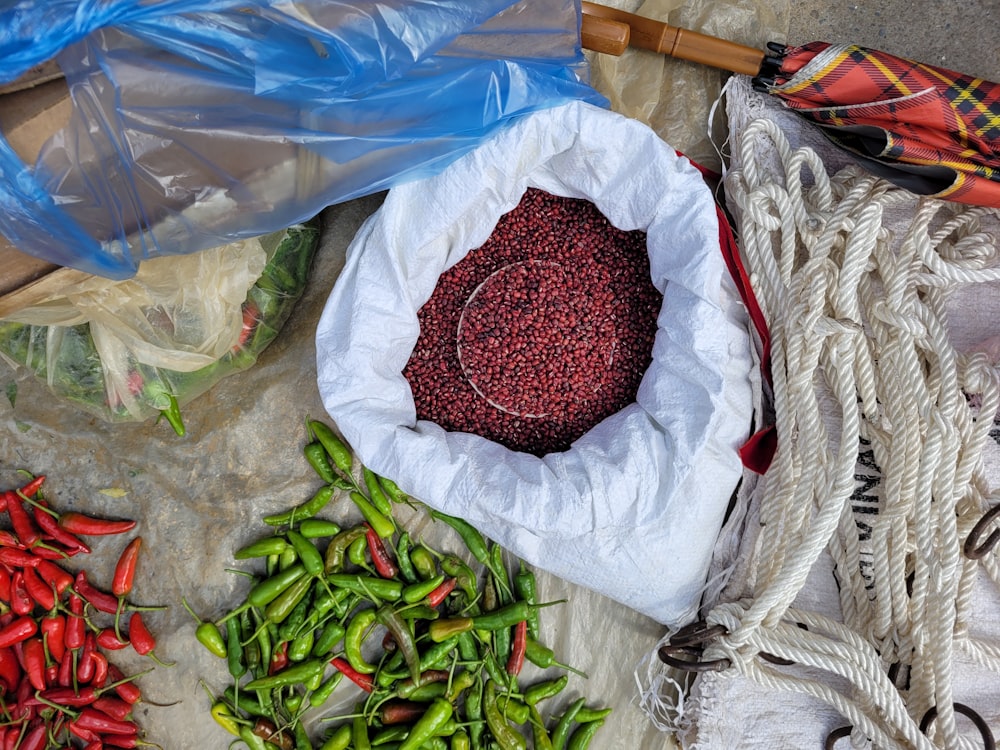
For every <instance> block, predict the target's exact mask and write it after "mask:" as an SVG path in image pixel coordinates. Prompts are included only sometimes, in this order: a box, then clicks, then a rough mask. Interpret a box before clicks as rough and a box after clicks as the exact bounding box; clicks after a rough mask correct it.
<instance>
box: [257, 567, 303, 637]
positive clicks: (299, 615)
mask: <svg viewBox="0 0 1000 750" xmlns="http://www.w3.org/2000/svg"><path fill="white" fill-rule="evenodd" d="M301 580H302V581H306V580H308V579H305V578H303V579H301ZM292 585H293V586H298V585H300V584H299V582H298V581H296V582H295V583H294V584H292ZM289 590H291V589H289ZM311 592H312V590H311V589H310V590H309V591H307V592H306V594H305V596H303V597H302V598H301V599H299V601H298V603H297V604H296V605H295V606H294V607H292V611H291V612H289V613H288V616H287V617H285V619H284V621H282V622H280V623H279V622H275V621H273V620H272V622H275V624H276V625H279V627H278V638H280V639H281V640H283V641H291V640H292V639H293V638H295V637H296V636H297V635H298V634H299V633H300V632H301V631H302V629H303V628H304V627H305V624H306V616H307V614H308V612H309V607H310V604H309V602H310V599H311V598H312V597H311ZM277 601H278V600H275V602H277ZM264 614H265V615H266V614H267V610H266V609H265V610H264Z"/></svg>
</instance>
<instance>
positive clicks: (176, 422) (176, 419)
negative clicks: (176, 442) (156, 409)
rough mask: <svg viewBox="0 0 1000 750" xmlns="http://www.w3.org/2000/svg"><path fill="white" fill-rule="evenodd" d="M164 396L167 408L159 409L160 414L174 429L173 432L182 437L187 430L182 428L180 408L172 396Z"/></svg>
mask: <svg viewBox="0 0 1000 750" xmlns="http://www.w3.org/2000/svg"><path fill="white" fill-rule="evenodd" d="M166 396H167V404H168V406H167V408H166V409H161V410H160V414H161V415H162V416H163V417H164V418H165V419H166V420H167V422H168V423H169V424H170V426H171V427H173V428H174V432H175V433H177V436H178V437H184V433H185V432H186V431H187V430H186V429H185V427H184V419H183V418H182V417H181V406H180V404H179V403H178V401H177V397H176V396H175V395H174V394H172V393H168V394H166Z"/></svg>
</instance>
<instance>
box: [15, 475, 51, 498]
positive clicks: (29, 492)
mask: <svg viewBox="0 0 1000 750" xmlns="http://www.w3.org/2000/svg"><path fill="white" fill-rule="evenodd" d="M44 481H45V475H44V474H39V475H38V476H37V477H35V478H34V479H32V480H31V481H30V482H28V483H27V484H26V485H24V486H23V487H21V488H20V489H19V490H18V492H20V493H21V494H22V495H24V496H25V497H34V496H35V493H36V492H38V490H40V489H41V488H42V483H43V482H44Z"/></svg>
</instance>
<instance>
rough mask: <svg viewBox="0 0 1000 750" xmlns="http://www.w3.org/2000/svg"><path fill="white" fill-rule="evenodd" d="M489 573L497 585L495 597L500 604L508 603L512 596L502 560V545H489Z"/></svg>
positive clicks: (508, 578) (505, 567)
mask: <svg viewBox="0 0 1000 750" xmlns="http://www.w3.org/2000/svg"><path fill="white" fill-rule="evenodd" d="M489 568H490V573H491V574H492V576H493V580H494V581H495V583H496V587H497V599H498V600H499V601H500V604H501V605H504V604H510V603H511V601H513V599H514V597H513V596H512V594H511V589H510V577H509V576H508V575H507V566H506V565H504V562H503V547H501V546H500V545H499V544H493V545H492V546H491V547H490V565H489Z"/></svg>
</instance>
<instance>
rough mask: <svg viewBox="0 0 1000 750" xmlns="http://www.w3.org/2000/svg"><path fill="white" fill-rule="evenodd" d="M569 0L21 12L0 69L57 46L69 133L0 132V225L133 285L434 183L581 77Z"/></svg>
mask: <svg viewBox="0 0 1000 750" xmlns="http://www.w3.org/2000/svg"><path fill="white" fill-rule="evenodd" d="M578 23H579V9H578V4H577V3H576V2H575V0H522V2H517V3H511V2H510V0H475V1H473V0H462V1H459V0H451V1H450V2H449V1H446V2H429V1H428V0H386V1H385V2H380V3H371V2H363V1H362V0H355V2H337V1H335V0H304V1H302V2H285V1H281V0H256V1H251V2H247V3H243V4H241V5H240V6H239V7H226V4H223V3H219V2H212V1H211V0H203V1H202V2H194V1H193V0H168V1H166V2H159V3H149V4H135V3H131V2H120V1H119V2H112V3H103V4H101V6H100V8H99V9H95V8H92V7H91V4H89V3H85V2H83V1H82V0H76V1H74V2H56V3H44V4H42V3H28V2H22V3H20V4H18V5H15V6H13V7H10V8H7V9H5V10H4V11H3V12H0V70H4V71H7V74H6V75H7V76H13V75H16V74H17V73H19V72H20V71H23V70H25V69H27V67H29V66H30V65H31V64H34V63H37V62H39V61H41V60H43V59H46V56H47V55H50V54H51V53H53V52H58V53H59V54H58V58H57V59H58V61H59V64H60V67H61V68H62V70H63V72H64V73H65V75H66V77H67V81H68V82H69V85H70V92H71V95H72V97H73V104H74V106H73V116H72V120H71V122H70V124H69V126H68V127H67V128H65V129H63V130H62V131H60V132H59V133H57V134H56V135H55V136H54V137H53V138H52V139H50V141H49V142H48V143H47V145H46V146H45V147H44V148H43V150H42V152H41V153H40V154H39V157H38V160H37V162H36V164H35V165H34V166H33V167H30V168H29V167H27V166H26V165H24V164H23V163H21V161H20V160H19V158H18V157H17V156H16V154H14V152H13V151H12V149H11V148H10V147H9V145H8V144H7V143H6V142H5V141H3V140H2V139H0V231H2V232H3V233H4V234H5V235H6V236H7V237H8V238H9V239H10V240H11V241H12V242H13V243H14V244H15V245H17V246H18V247H19V248H21V249H22V250H24V251H25V252H28V253H31V254H33V255H36V256H38V257H40V258H44V259H46V260H49V261H51V262H53V263H57V264H59V265H64V266H71V267H74V268H79V269H81V270H84V271H87V272H90V273H94V274H98V275H102V276H107V277H110V278H126V277H128V276H131V275H132V274H134V273H135V271H136V268H137V267H138V263H139V262H140V261H141V260H143V259H146V258H150V257H154V256H157V255H176V254H182V253H190V252H194V251H196V250H201V249H205V248H209V247H215V246H217V245H219V244H223V243H225V242H231V241H234V240H237V239H242V238H247V237H252V236H257V235H260V234H264V233H267V232H272V231H277V230H279V229H280V228H282V227H285V226H289V225H291V224H294V223H296V222H300V221H303V220H305V219H306V218H308V217H310V216H313V215H315V214H316V213H318V211H319V210H321V209H322V208H323V207H325V206H327V205H330V204H332V203H336V202H340V201H343V200H347V199H349V198H353V197H358V196H361V195H365V194H369V193H374V192H378V191H380V190H384V189H387V188H388V187H391V186H392V185H395V184H398V183H400V182H402V181H408V180H411V179H414V178H418V177H424V176H428V175H430V174H434V173H436V172H438V171H440V170H441V169H442V168H443V167H444V166H445V165H446V164H448V163H450V162H451V161H453V160H454V159H455V158H457V157H458V156H460V155H461V154H463V153H465V152H467V151H469V150H470V149H472V148H474V147H475V146H476V145H478V144H479V143H481V142H482V141H483V140H484V139H485V138H486V137H488V136H489V135H490V134H492V133H493V132H495V131H496V130H497V129H498V128H499V127H501V126H502V125H503V124H505V123H506V122H507V121H509V120H510V119H512V118H516V117H518V116H519V115H523V114H525V113H528V112H531V111H534V110H537V109H540V108H545V107H550V106H554V105H556V104H560V103H563V102H566V101H568V100H572V99H584V100H587V101H590V102H593V103H598V104H602V105H603V104H605V103H606V102H605V100H604V98H603V97H602V96H601V95H599V94H597V93H596V92H595V91H594V89H592V88H591V87H590V86H589V84H588V83H587V82H586V75H587V73H586V71H587V68H586V63H585V60H584V58H583V54H582V51H581V49H580V44H579V33H578Z"/></svg>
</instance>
